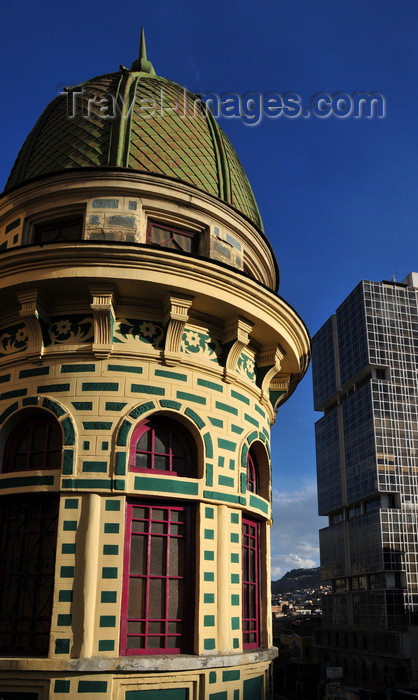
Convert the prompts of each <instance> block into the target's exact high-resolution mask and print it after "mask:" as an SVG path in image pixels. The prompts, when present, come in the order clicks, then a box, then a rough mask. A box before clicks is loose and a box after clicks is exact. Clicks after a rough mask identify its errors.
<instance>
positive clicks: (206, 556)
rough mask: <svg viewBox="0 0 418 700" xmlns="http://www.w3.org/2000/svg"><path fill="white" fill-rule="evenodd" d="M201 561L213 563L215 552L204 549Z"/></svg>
mask: <svg viewBox="0 0 418 700" xmlns="http://www.w3.org/2000/svg"><path fill="white" fill-rule="evenodd" d="M203 559H204V560H205V561H215V552H214V551H212V550H211V549H206V550H205V551H204V552H203Z"/></svg>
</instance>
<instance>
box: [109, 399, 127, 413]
mask: <svg viewBox="0 0 418 700" xmlns="http://www.w3.org/2000/svg"><path fill="white" fill-rule="evenodd" d="M125 406H126V403H121V402H119V401H106V403H105V411H122V409H124V408H125Z"/></svg>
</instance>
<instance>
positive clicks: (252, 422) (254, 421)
mask: <svg viewBox="0 0 418 700" xmlns="http://www.w3.org/2000/svg"><path fill="white" fill-rule="evenodd" d="M244 418H245V420H246V421H248V423H251V424H252V425H255V427H256V428H259V427H260V423H259V422H258V420H256V419H255V418H253V417H252V416H250V415H248V413H244Z"/></svg>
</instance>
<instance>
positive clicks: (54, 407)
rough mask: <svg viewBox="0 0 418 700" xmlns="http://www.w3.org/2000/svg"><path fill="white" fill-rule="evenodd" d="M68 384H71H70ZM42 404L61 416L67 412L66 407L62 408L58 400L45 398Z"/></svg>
mask: <svg viewBox="0 0 418 700" xmlns="http://www.w3.org/2000/svg"><path fill="white" fill-rule="evenodd" d="M68 386H70V385H69V384H68ZM42 406H43V407H44V408H48V409H49V410H50V411H52V412H53V413H55V415H56V416H57V417H58V418H60V417H61V416H63V415H64V414H65V409H64V408H62V406H60V405H59V404H58V403H57V402H56V401H53V400H52V399H48V398H44V399H43V401H42Z"/></svg>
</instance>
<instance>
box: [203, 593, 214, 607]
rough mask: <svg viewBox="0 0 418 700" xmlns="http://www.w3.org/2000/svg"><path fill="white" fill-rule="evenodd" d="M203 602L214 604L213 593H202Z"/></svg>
mask: <svg viewBox="0 0 418 700" xmlns="http://www.w3.org/2000/svg"><path fill="white" fill-rule="evenodd" d="M203 602H204V603H209V604H210V603H214V602H215V594H214V593H204V594H203Z"/></svg>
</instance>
